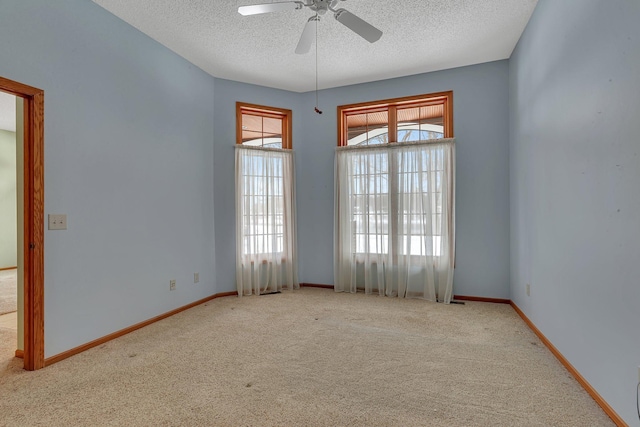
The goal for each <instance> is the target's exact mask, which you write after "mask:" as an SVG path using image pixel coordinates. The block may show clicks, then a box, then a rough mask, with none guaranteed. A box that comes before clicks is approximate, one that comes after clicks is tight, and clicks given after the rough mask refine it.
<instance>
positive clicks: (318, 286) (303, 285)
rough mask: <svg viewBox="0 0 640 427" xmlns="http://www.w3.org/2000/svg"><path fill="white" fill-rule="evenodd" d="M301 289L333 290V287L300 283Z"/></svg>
mask: <svg viewBox="0 0 640 427" xmlns="http://www.w3.org/2000/svg"><path fill="white" fill-rule="evenodd" d="M300 287H301V288H321V289H333V285H321V284H319V283H300Z"/></svg>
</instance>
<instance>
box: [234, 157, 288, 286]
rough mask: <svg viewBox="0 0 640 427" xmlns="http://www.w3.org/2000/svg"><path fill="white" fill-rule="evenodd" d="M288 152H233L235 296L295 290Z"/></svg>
mask: <svg viewBox="0 0 640 427" xmlns="http://www.w3.org/2000/svg"><path fill="white" fill-rule="evenodd" d="M294 176H295V174H294V166H293V152H292V151H291V150H279V149H264V148H250V147H247V146H241V145H238V146H236V179H235V182H236V284H237V288H238V295H239V296H242V295H251V294H257V295H259V294H264V293H270V292H278V291H281V290H282V289H297V288H299V284H298V271H297V270H298V269H297V254H296V250H297V248H296V210H295V206H296V203H295V186H294Z"/></svg>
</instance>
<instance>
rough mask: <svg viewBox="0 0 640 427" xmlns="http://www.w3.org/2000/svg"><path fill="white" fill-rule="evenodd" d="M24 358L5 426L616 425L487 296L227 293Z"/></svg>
mask: <svg viewBox="0 0 640 427" xmlns="http://www.w3.org/2000/svg"><path fill="white" fill-rule="evenodd" d="M5 353H6V351H5ZM3 354H4V353H3ZM20 366H21V365H20V364H19V363H16V362H4V363H3V364H2V365H0V372H1V373H0V396H2V398H1V399H0V425H7V426H24V425H47V426H76V425H83V426H89V425H97V426H103V425H105V426H106V425H122V426H124V425H127V426H132V425H147V426H158V425H162V426H169V425H171V426H178V425H186V426H192V425H202V426H276V425H277V426H448V427H451V426H609V425H613V423H612V422H611V421H610V420H609V418H608V417H607V416H606V415H605V414H604V412H603V411H602V410H601V409H600V408H599V407H598V406H597V405H596V403H595V402H594V401H593V400H592V399H591V398H590V397H589V396H588V395H587V393H586V392H585V391H584V390H583V389H582V388H581V387H580V385H579V384H578V383H577V382H576V381H575V380H574V379H573V378H572V377H571V376H570V375H569V373H568V372H567V371H566V370H565V369H564V368H563V367H562V366H561V365H560V364H559V363H558V362H557V360H556V359H555V358H554V357H553V356H552V355H551V353H550V352H549V351H548V350H547V349H546V348H545V347H544V346H543V345H542V344H541V343H540V341H539V340H538V339H537V338H536V336H535V335H534V334H533V333H532V332H531V331H530V330H529V329H528V328H527V326H526V325H525V324H524V323H523V322H522V321H521V320H520V318H519V317H518V316H517V315H516V313H515V312H514V311H513V309H512V308H511V307H510V306H508V305H498V304H488V303H467V304H466V305H464V306H459V305H449V306H445V305H442V304H434V303H429V302H425V301H421V300H398V299H391V298H384V297H376V296H365V295H363V294H356V295H351V294H335V293H333V292H332V291H330V290H325V289H309V288H305V289H302V290H300V291H296V292H293V293H290V292H289V293H283V294H279V295H266V296H260V297H255V296H254V297H244V298H242V299H239V298H237V297H227V298H220V299H217V300H214V301H211V302H209V303H207V304H205V305H201V306H198V307H195V308H193V309H191V310H189V311H186V312H183V313H180V314H178V315H176V316H173V317H171V318H169V319H166V320H163V321H161V322H158V323H155V324H153V325H151V326H148V327H146V328H143V329H141V330H139V331H136V332H133V333H131V334H129V335H126V336H124V337H122V338H120V339H118V340H115V341H111V342H109V343H107V344H104V345H102V346H100V347H97V348H94V349H92V350H89V351H87V352H85V353H82V354H80V355H77V356H74V357H72V358H70V359H67V360H64V361H62V362H60V363H58V364H55V365H52V366H50V367H48V368H45V369H44V370H41V371H37V372H26V371H23V370H21V369H20Z"/></svg>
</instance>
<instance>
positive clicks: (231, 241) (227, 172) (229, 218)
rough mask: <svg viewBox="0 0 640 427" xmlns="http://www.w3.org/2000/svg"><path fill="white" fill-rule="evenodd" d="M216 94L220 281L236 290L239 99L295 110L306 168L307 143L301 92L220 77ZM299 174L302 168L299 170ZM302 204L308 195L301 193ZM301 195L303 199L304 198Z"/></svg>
mask: <svg viewBox="0 0 640 427" xmlns="http://www.w3.org/2000/svg"><path fill="white" fill-rule="evenodd" d="M215 85H216V96H215V114H214V128H215V162H214V171H215V176H214V180H215V182H216V183H218V185H216V187H215V206H216V219H215V220H216V222H215V225H216V255H217V258H216V265H217V266H218V268H217V269H216V283H217V286H218V289H219V292H226V291H235V290H236V217H235V210H236V208H235V181H234V179H235V173H234V171H235V152H234V146H235V144H236V102H237V101H240V102H245V103H249V104H258V105H265V106H268V107H277V108H286V109H288V110H292V120H293V124H292V134H293V148H294V150H295V151H296V159H295V161H296V166H297V167H299V168H305V167H306V165H305V163H300V162H301V161H303V159H302V158H301V157H300V153H299V152H297V151H298V150H299V149H300V147H301V145H302V144H303V143H304V132H303V127H302V117H301V114H300V108H299V105H300V95H299V94H297V93H294V92H288V91H285V90H279V89H271V88H267V87H264V86H256V85H250V84H246V83H239V82H234V81H231V80H224V79H216V81H215ZM298 174H300V171H299V170H298ZM298 197H299V199H298V206H300V205H304V203H305V202H304V196H303V195H301V193H300V192H298ZM300 197H301V198H302V199H300Z"/></svg>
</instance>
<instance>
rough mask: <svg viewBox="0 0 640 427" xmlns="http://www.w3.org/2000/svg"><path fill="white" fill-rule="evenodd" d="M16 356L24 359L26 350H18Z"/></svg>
mask: <svg viewBox="0 0 640 427" xmlns="http://www.w3.org/2000/svg"><path fill="white" fill-rule="evenodd" d="M16 357H17V358H18V359H24V350H16Z"/></svg>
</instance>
